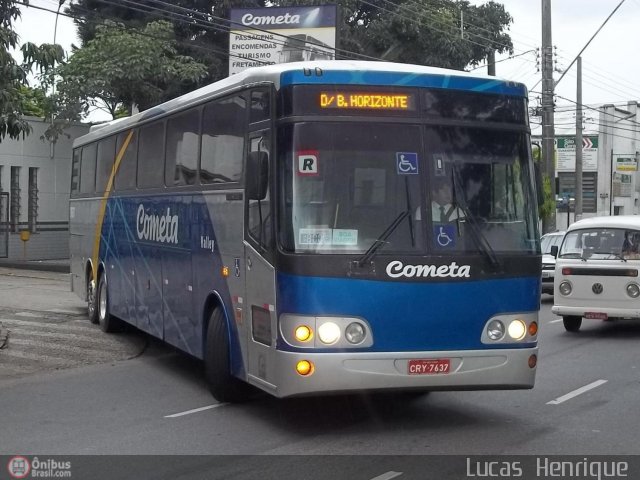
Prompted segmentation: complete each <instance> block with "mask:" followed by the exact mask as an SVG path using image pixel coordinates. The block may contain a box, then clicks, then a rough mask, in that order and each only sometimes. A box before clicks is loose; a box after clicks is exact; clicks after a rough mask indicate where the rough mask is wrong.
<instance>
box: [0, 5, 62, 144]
mask: <svg viewBox="0 0 640 480" xmlns="http://www.w3.org/2000/svg"><path fill="white" fill-rule="evenodd" d="M24 3H28V2H24ZM19 16H20V10H19V9H18V3H16V2H14V1H11V0H0V142H1V141H2V140H3V139H4V137H5V136H7V135H8V136H9V138H13V139H17V138H20V137H21V136H22V137H23V138H24V137H25V136H26V135H28V134H29V133H30V131H31V128H30V126H29V124H28V122H27V121H25V120H24V119H23V118H22V116H23V115H33V114H36V115H37V116H46V114H47V105H48V102H47V101H46V99H45V98H43V95H44V90H42V92H41V93H43V95H42V96H41V95H40V94H39V93H38V92H37V90H30V89H28V88H27V87H28V82H27V75H28V73H29V72H30V71H31V70H32V69H33V68H35V69H36V70H37V71H38V72H39V74H40V75H43V76H48V75H50V74H51V72H52V71H53V69H54V67H55V65H56V63H59V62H60V61H62V59H63V56H64V52H63V51H62V48H61V47H60V46H59V45H51V44H44V45H41V46H39V47H38V46H36V45H34V44H32V43H26V44H25V45H23V46H22V48H21V50H22V55H23V58H24V61H23V63H22V64H18V63H17V62H16V60H15V59H14V58H13V56H12V55H11V54H10V53H9V50H12V49H15V48H16V47H17V45H18V35H17V34H16V32H15V31H14V30H13V22H14V21H15V20H16V19H17V18H18V17H19ZM49 105H50V104H49ZM48 110H49V111H51V110H52V108H48Z"/></svg>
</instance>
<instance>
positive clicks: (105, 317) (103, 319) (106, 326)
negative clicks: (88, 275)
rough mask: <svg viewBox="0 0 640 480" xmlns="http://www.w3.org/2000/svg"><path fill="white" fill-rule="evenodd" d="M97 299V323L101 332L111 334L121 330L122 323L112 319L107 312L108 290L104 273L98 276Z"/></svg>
mask: <svg viewBox="0 0 640 480" xmlns="http://www.w3.org/2000/svg"><path fill="white" fill-rule="evenodd" d="M97 299H98V301H97V307H98V308H97V310H98V323H99V324H100V328H101V329H102V331H104V332H107V333H111V332H117V331H119V330H121V327H122V323H121V322H120V320H118V319H117V318H115V317H113V316H112V315H111V312H110V311H109V289H108V287H107V275H106V274H104V273H103V274H102V275H100V280H99V281H98V295H97Z"/></svg>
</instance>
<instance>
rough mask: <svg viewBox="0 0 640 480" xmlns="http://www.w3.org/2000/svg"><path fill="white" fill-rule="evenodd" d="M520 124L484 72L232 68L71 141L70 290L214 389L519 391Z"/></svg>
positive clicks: (526, 350) (528, 216)
mask: <svg viewBox="0 0 640 480" xmlns="http://www.w3.org/2000/svg"><path fill="white" fill-rule="evenodd" d="M529 137H530V130H529V125H528V116H527V92H526V88H525V87H524V86H523V85H522V84H518V83H512V82H508V81H503V80H499V79H496V78H494V77H484V76H472V75H470V74H468V73H465V72H460V71H452V70H442V69H436V68H429V67H422V66H412V65H402V64H392V63H382V62H349V61H326V62H313V63H288V64H281V65H270V66H265V67H259V68H254V69H249V70H247V71H245V72H243V73H240V74H237V75H234V76H232V77H229V78H227V79H225V80H222V81H219V82H216V83H214V84H211V85H209V86H206V87H204V88H201V89H199V90H196V91H194V92H192V93H190V94H187V95H184V96H182V97H180V98H176V99H174V100H171V101H169V102H167V103H164V104H162V105H159V106H157V107H154V108H151V109H149V110H148V111H144V112H141V113H138V114H136V115H134V116H132V117H130V118H126V119H121V120H117V121H113V122H111V123H108V124H105V125H103V126H99V127H94V128H93V129H92V130H91V131H90V132H89V133H88V134H87V135H85V136H83V137H81V138H79V139H77V140H76V142H75V143H74V153H73V162H72V174H71V176H72V178H71V200H70V230H71V231H70V251H71V271H72V275H71V277H72V280H71V281H72V289H73V290H74V291H76V292H77V293H78V295H80V297H81V298H84V299H86V301H87V304H88V313H89V317H90V319H91V321H93V322H94V323H98V324H99V325H100V327H101V328H102V329H103V330H104V331H107V332H109V331H113V330H116V329H118V328H119V327H120V326H121V325H122V324H123V323H127V324H131V325H133V326H135V327H137V328H138V329H140V330H142V331H144V332H147V333H148V334H150V335H153V336H155V337H158V338H160V339H162V340H164V341H165V342H167V343H168V344H171V345H173V346H175V347H177V348H178V349H180V350H182V351H184V352H186V353H188V354H190V355H192V356H194V357H197V358H199V359H202V360H203V361H204V365H205V375H206V379H207V381H208V384H209V386H210V389H211V391H212V393H213V395H214V396H215V397H216V398H217V399H218V400H220V401H239V400H242V399H244V398H246V397H247V396H248V395H251V394H252V393H254V392H255V391H256V388H257V389H261V390H264V391H266V392H268V393H270V394H272V395H275V396H277V397H289V396H300V395H308V394H323V393H336V392H353V391H376V390H385V389H395V390H465V389H466V390H471V389H521V388H532V387H533V385H534V380H535V372H536V361H537V352H538V347H537V329H538V328H537V327H538V323H537V322H538V309H539V298H540V268H541V267H540V265H541V264H540V243H539V233H538V227H537V214H536V211H537V202H536V193H535V189H534V185H535V181H534V170H533V168H534V167H533V163H532V158H531V152H530V139H529ZM442 192H445V193H444V194H442ZM443 195H444V196H448V198H446V199H445V200H442V196H443ZM437 202H444V206H443V205H437ZM440 207H443V208H440ZM445 207H446V208H445ZM445 211H446V212H445ZM441 213H442V215H440V214H441Z"/></svg>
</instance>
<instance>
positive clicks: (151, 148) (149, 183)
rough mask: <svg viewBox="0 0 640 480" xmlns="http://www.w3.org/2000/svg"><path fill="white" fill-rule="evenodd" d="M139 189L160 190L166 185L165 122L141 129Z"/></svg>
mask: <svg viewBox="0 0 640 480" xmlns="http://www.w3.org/2000/svg"><path fill="white" fill-rule="evenodd" d="M139 142H140V145H139V150H138V187H139V188H158V187H162V185H163V184H164V181H163V180H164V122H155V123H152V124H150V125H146V126H144V127H142V128H141V129H140V140H139Z"/></svg>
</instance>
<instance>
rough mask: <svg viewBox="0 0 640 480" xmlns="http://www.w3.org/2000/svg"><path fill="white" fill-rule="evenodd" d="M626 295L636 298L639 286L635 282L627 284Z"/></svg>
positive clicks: (639, 291)
mask: <svg viewBox="0 0 640 480" xmlns="http://www.w3.org/2000/svg"><path fill="white" fill-rule="evenodd" d="M627 295H629V296H630V297H631V298H638V295H640V287H639V286H638V284H637V283H630V284H629V285H627Z"/></svg>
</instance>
